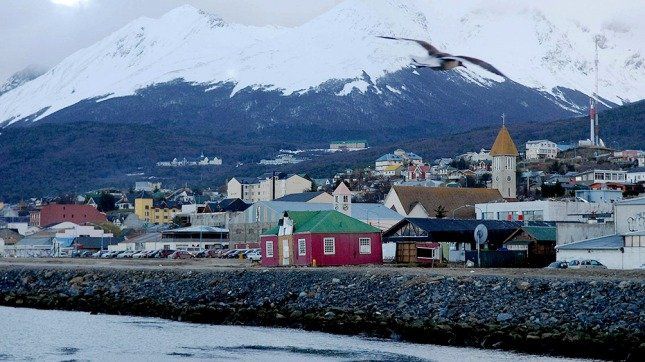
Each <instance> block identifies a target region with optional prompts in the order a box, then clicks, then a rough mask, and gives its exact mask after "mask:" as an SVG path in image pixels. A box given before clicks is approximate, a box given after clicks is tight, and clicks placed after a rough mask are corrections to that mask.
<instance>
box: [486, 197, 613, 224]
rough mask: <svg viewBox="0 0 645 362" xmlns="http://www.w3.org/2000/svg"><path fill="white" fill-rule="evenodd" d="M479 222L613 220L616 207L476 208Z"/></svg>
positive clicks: (534, 204) (539, 204) (529, 204)
mask: <svg viewBox="0 0 645 362" xmlns="http://www.w3.org/2000/svg"><path fill="white" fill-rule="evenodd" d="M475 206H476V208H475V210H476V213H477V219H483V220H528V221H531V220H539V221H577V222H586V221H587V220H588V219H590V218H591V219H593V218H596V219H598V218H600V219H603V220H604V221H609V220H611V219H612V213H613V204H612V203H609V202H598V203H596V202H585V201H550V200H537V201H521V202H499V203H485V204H476V205H475Z"/></svg>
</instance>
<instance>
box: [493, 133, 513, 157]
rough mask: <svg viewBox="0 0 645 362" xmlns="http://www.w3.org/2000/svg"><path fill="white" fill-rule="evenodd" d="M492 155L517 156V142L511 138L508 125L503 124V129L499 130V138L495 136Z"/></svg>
mask: <svg viewBox="0 0 645 362" xmlns="http://www.w3.org/2000/svg"><path fill="white" fill-rule="evenodd" d="M490 155H491V156H517V155H519V153H518V152H517V147H515V142H513V139H512V138H511V134H510V133H508V129H506V126H502V129H500V130H499V133H498V134H497V138H495V143H493V147H492V148H491V149H490Z"/></svg>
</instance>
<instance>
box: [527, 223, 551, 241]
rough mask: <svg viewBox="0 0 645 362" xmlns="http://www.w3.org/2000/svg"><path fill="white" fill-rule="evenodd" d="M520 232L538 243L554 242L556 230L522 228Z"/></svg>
mask: <svg viewBox="0 0 645 362" xmlns="http://www.w3.org/2000/svg"><path fill="white" fill-rule="evenodd" d="M522 230H524V231H525V232H526V233H527V234H529V235H530V236H531V237H532V238H534V239H535V240H538V241H555V240H556V237H555V235H556V228H555V227H552V226H522Z"/></svg>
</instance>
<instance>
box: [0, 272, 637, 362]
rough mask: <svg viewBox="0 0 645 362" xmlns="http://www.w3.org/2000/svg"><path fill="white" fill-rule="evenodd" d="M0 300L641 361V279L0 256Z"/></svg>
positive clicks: (0, 302) (18, 304)
mask: <svg viewBox="0 0 645 362" xmlns="http://www.w3.org/2000/svg"><path fill="white" fill-rule="evenodd" d="M0 305H5V306H16V307H32V308H44V309H65V310H79V311H89V312H93V313H110V314H131V315H139V316H151V317H162V318H169V319H175V320H181V321H189V322H201V323H217V324H241V325H242V324H243V325H261V326H278V327H295V328H303V329H307V330H318V331H325V332H333V333H341V334H361V335H368V336H377V337H385V338H393V339H397V340H405V341H413V342H420V343H433V344H443V345H455V346H472V347H478V348H500V349H512V350H517V351H524V352H530V353H539V354H554V355H566V356H579V357H593V358H604V359H630V360H644V359H643V357H644V356H645V354H644V352H645V339H644V337H645V280H643V279H641V278H635V279H633V280H612V279H601V280H585V279H582V278H566V277H536V276H534V277H509V276H496V275H464V276H449V275H448V276H447V275H437V274H432V273H428V272H426V271H414V270H412V271H411V270H401V271H397V270H392V269H388V270H381V269H378V268H355V269H351V268H346V269H343V268H339V269H269V270H267V269H229V270H226V269H223V270H182V269H173V268H166V269H163V270H161V269H143V268H138V269H137V268H90V267H76V268H72V267H68V268H60V267H39V266H12V265H5V266H2V265H0Z"/></svg>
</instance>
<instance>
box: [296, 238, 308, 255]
mask: <svg viewBox="0 0 645 362" xmlns="http://www.w3.org/2000/svg"><path fill="white" fill-rule="evenodd" d="M298 255H300V256H303V255H307V240H305V239H298Z"/></svg>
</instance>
